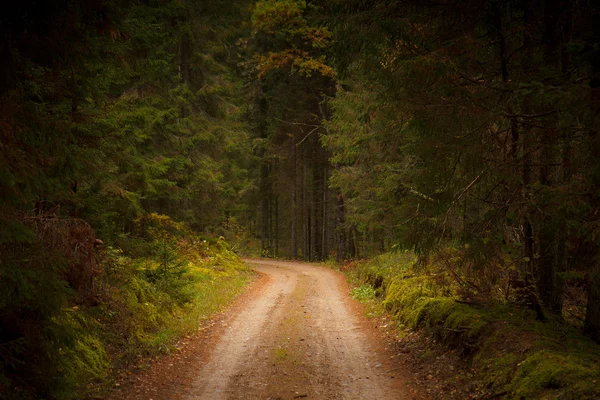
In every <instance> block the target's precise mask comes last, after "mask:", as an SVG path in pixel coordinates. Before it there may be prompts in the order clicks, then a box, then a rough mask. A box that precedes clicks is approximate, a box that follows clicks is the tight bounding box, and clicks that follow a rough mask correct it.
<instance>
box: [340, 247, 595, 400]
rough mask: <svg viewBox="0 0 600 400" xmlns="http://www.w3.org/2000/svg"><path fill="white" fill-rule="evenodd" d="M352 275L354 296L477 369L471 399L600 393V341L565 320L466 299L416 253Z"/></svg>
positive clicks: (385, 258) (357, 268)
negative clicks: (420, 264) (420, 261)
mask: <svg viewBox="0 0 600 400" xmlns="http://www.w3.org/2000/svg"><path fill="white" fill-rule="evenodd" d="M347 273H348V274H349V275H350V278H351V280H352V282H353V283H354V284H355V288H354V289H353V290H352V293H351V294H352V295H353V297H355V298H357V299H359V300H361V301H368V302H371V303H375V304H376V306H377V307H381V308H382V309H384V310H385V311H387V312H388V313H389V314H391V315H392V316H393V318H394V319H395V320H396V321H397V323H398V327H399V328H403V329H411V330H420V331H422V332H423V333H426V334H428V335H432V336H434V337H435V338H436V339H437V340H439V341H440V342H442V343H443V344H444V345H445V346H447V347H449V348H453V349H456V350H458V351H459V352H460V353H461V354H462V358H463V359H464V361H465V362H467V363H468V364H469V369H470V370H471V371H473V372H474V374H473V376H470V377H468V379H465V380H464V382H463V384H464V385H469V391H470V393H471V398H507V399H598V398H600V346H598V345H597V344H595V343H593V342H592V341H591V340H589V339H588V338H586V337H585V336H583V335H582V334H581V333H580V332H579V331H578V330H577V329H576V328H575V327H572V326H570V325H568V324H567V323H565V322H564V321H561V320H557V319H550V320H548V321H545V322H541V321H536V320H535V316H534V315H533V314H532V311H530V310H528V309H526V308H521V307H515V306H514V305H509V304H502V303H489V304H485V305H476V304H465V303H461V302H460V299H459V298H458V297H457V296H456V295H453V293H455V291H454V290H453V288H452V287H449V286H448V285H447V282H448V280H443V279H439V275H440V274H443V271H433V268H432V269H428V270H424V269H422V268H418V267H416V266H415V264H414V258H413V257H412V256H411V255H409V254H385V255H381V256H379V257H376V258H374V259H372V260H369V261H365V262H359V263H356V264H355V265H351V266H350V269H349V270H348V271H347ZM440 282H445V284H440ZM457 300H459V301H457Z"/></svg>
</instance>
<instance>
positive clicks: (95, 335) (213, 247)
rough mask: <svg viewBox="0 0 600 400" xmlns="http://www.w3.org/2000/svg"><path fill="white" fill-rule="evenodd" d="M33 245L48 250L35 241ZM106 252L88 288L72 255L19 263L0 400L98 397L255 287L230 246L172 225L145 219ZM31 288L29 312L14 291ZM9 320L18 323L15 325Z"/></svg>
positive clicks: (4, 329) (1, 307)
mask: <svg viewBox="0 0 600 400" xmlns="http://www.w3.org/2000/svg"><path fill="white" fill-rule="evenodd" d="M45 224H46V225H48V223H45ZM48 229H50V228H48ZM90 232H91V230H89V232H88V235H89V234H90ZM92 233H93V232H92ZM32 240H34V241H35V240H37V242H38V245H43V242H44V238H43V237H41V238H40V235H39V234H38V235H37V239H35V238H34V239H32ZM86 240H87V242H94V237H93V236H89V237H88V239H86ZM87 242H86V243H87ZM73 243H75V242H74V241H73ZM52 245H53V246H55V247H56V241H53V244H52ZM75 245H77V246H79V248H84V246H83V245H81V244H75ZM70 246H71V244H70V242H69V243H67V244H66V245H65V248H70ZM117 246H118V247H117ZM102 247H104V248H103V249H92V247H91V246H88V253H89V254H88V256H89V257H94V260H96V261H95V263H94V269H93V273H92V274H91V275H90V276H88V277H87V279H90V280H91V281H90V282H89V284H86V285H79V286H77V287H76V286H75V285H73V283H72V282H71V279H70V276H71V275H72V274H69V273H68V272H69V271H71V270H73V268H72V267H73V266H72V265H71V264H70V263H72V261H73V258H72V257H70V256H69V254H70V253H68V252H66V253H67V254H65V251H63V252H62V253H61V254H59V253H60V251H58V252H57V251H53V248H52V246H47V248H48V253H49V254H51V255H52V257H50V256H47V257H46V260H42V259H37V260H36V261H37V262H38V263H40V264H38V265H30V264H27V263H26V262H24V261H20V263H21V267H22V268H21V270H20V271H21V272H20V275H18V276H16V277H15V278H14V279H20V281H19V282H16V283H14V284H13V286H14V288H15V290H11V286H8V287H7V291H5V292H4V293H3V294H2V295H0V316H1V317H2V319H1V320H0V322H1V325H0V334H2V336H3V339H4V341H3V343H2V347H1V348H0V367H1V368H0V398H6V399H11V400H12V399H74V398H86V397H90V396H92V397H102V396H104V395H105V394H106V391H107V390H108V388H109V387H110V386H111V385H112V382H113V381H114V379H115V378H116V376H117V374H118V373H119V371H123V370H125V369H127V368H135V367H139V366H140V364H141V363H143V360H144V358H147V357H150V356H153V355H157V354H159V353H163V352H168V351H170V350H172V348H173V346H174V344H175V343H176V341H177V340H178V339H179V338H181V337H182V336H183V335H186V334H188V333H191V332H194V331H196V330H197V329H198V326H199V324H200V323H201V322H202V320H203V319H206V318H209V317H210V316H211V315H213V314H214V313H215V312H217V311H219V310H220V309H221V308H222V307H224V306H225V305H226V304H228V303H230V302H231V301H232V300H233V299H234V298H235V297H236V296H237V295H238V294H239V293H240V292H241V291H242V289H243V287H244V286H245V284H246V283H247V282H248V280H249V279H250V273H249V272H248V270H247V269H246V267H245V266H244V264H243V263H242V261H241V260H240V258H239V257H238V256H237V255H235V254H234V252H233V251H232V250H231V248H230V247H229V245H228V244H227V243H226V242H225V241H224V240H222V239H221V238H219V239H214V238H202V237H200V236H198V235H196V234H194V233H193V232H191V231H190V230H189V229H187V228H186V227H185V226H184V225H183V224H179V223H176V222H174V221H172V220H170V219H169V218H168V217H166V216H161V215H156V214H150V215H146V216H144V217H143V218H140V219H139V220H138V221H137V225H136V229H135V232H133V233H132V234H130V235H127V236H123V237H122V238H120V240H119V241H118V242H117V243H115V246H102ZM9 250H10V249H9ZM17 250H21V249H17ZM37 251H38V252H39V249H38V250H37ZM14 253H15V257H16V255H17V251H16V250H15V251H14ZM44 262H45V263H46V264H45V265H44V264H43V263H44ZM48 265H51V266H55V267H54V268H55V272H52V270H50V269H49V268H48ZM42 267H43V268H42ZM7 270H8V269H6V268H4V270H3V271H0V272H3V273H5V271H7ZM28 270H30V271H31V273H28ZM11 271H12V269H11ZM61 271H62V272H61ZM41 272H43V273H44V275H39V273H41ZM5 275H6V274H5ZM5 277H6V276H4V278H5ZM45 277H46V278H45ZM44 279H46V280H47V281H46V282H44ZM44 284H45V285H44ZM27 285H31V289H32V292H31V293H30V294H27V296H28V297H29V305H28V306H23V305H22V304H23V303H24V302H25V301H24V299H23V298H15V296H19V295H21V296H23V295H22V294H19V293H18V292H17V290H16V289H17V288H19V289H23V288H26V287H27ZM48 286H49V287H48ZM38 290H39V292H40V294H39V295H38V294H37V292H36V291H38ZM43 296H45V298H44V297H43ZM17 304H20V306H19V307H15V306H14V305H17ZM13 320H15V321H17V320H18V321H19V323H16V324H12V325H9V324H10V323H11V321H13ZM7 338H8V339H10V340H9V341H7V340H6V339H7Z"/></svg>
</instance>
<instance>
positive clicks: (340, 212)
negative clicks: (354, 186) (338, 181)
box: [336, 191, 346, 263]
mask: <svg viewBox="0 0 600 400" xmlns="http://www.w3.org/2000/svg"><path fill="white" fill-rule="evenodd" d="M345 219H346V215H345V211H344V197H343V196H342V193H341V192H339V191H338V194H337V221H336V222H337V231H338V246H337V257H336V259H337V262H339V263H341V262H343V261H344V259H345V258H346V233H345V232H344V230H345V227H344V223H345Z"/></svg>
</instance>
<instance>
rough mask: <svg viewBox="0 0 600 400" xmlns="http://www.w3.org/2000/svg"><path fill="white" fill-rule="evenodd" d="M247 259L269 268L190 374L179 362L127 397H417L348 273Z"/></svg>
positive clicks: (156, 399) (259, 267) (222, 325)
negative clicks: (350, 286) (358, 300)
mask: <svg viewBox="0 0 600 400" xmlns="http://www.w3.org/2000/svg"><path fill="white" fill-rule="evenodd" d="M247 262H249V263H251V264H252V265H253V266H254V267H255V269H256V270H257V271H258V272H260V273H261V274H264V277H263V279H262V281H263V282H262V285H260V288H259V289H258V290H254V293H253V294H252V295H248V296H246V297H245V298H244V299H243V304H241V305H239V306H238V309H237V311H235V312H233V315H232V316H231V317H230V318H225V319H223V320H222V321H221V322H220V327H219V329H218V330H220V331H219V332H218V333H215V334H213V339H214V340H213V341H212V342H213V346H212V348H211V349H208V350H207V348H206V346H203V350H204V352H205V354H204V356H203V357H195V356H191V359H192V361H193V363H195V365H192V362H190V361H189V360H188V362H187V364H186V365H188V366H189V367H190V368H188V369H187V372H185V371H184V372H182V369H181V368H179V367H177V365H175V368H172V369H171V375H170V376H169V371H165V372H163V373H162V375H166V376H167V377H166V378H165V377H163V378H162V382H161V383H160V384H156V385H157V387H156V388H155V389H151V390H150V389H148V388H146V389H145V390H141V389H138V390H137V395H135V393H133V394H132V393H129V394H126V393H124V394H125V395H126V396H127V397H128V398H132V399H133V398H146V399H150V398H152V399H153V400H160V399H185V400H195V399H207V400H213V399H214V400H218V399H273V400H275V399H281V400H284V399H361V400H362V399H378V400H385V399H412V398H414V396H412V395H410V394H409V391H408V389H407V388H406V386H405V382H404V381H403V379H404V378H403V376H402V371H398V368H397V367H395V366H394V365H392V364H391V362H392V361H393V359H391V357H393V356H390V353H388V352H386V350H385V346H384V344H383V342H382V341H381V338H380V337H378V336H377V332H374V329H373V328H372V327H371V329H369V328H368V327H366V325H367V324H366V321H365V318H364V317H363V316H362V314H361V312H360V310H359V309H358V308H357V306H356V304H355V303H353V302H352V301H351V300H349V299H348V294H347V286H346V284H345V280H344V277H343V275H342V274H340V273H338V272H336V271H332V270H330V269H326V268H322V267H317V266H311V265H309V264H305V263H297V262H281V261H264V260H260V261H258V260H247ZM188 358H189V357H188ZM176 364H177V362H176ZM172 366H173V363H170V364H168V367H167V369H168V368H170V367H172ZM150 379H152V378H150ZM143 380H144V379H142V381H143ZM146 380H148V379H146ZM153 380H154V381H156V379H153Z"/></svg>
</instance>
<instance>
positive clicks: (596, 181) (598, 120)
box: [584, 6, 600, 343]
mask: <svg viewBox="0 0 600 400" xmlns="http://www.w3.org/2000/svg"><path fill="white" fill-rule="evenodd" d="M595 11H596V12H595V13H594V14H593V15H594V17H593V19H594V24H593V27H594V38H595V39H596V42H597V43H598V44H599V45H600V13H599V11H600V9H599V7H598V6H596V10H595ZM592 73H593V75H592V80H591V82H590V87H591V99H590V103H591V109H592V111H593V115H594V121H593V125H592V129H591V130H590V142H589V144H590V146H591V149H592V150H591V152H590V164H591V165H593V166H594V167H593V170H592V185H591V186H592V187H591V189H592V190H591V192H592V193H594V194H593V197H592V200H591V202H592V209H593V212H592V214H593V213H597V212H598V210H600V196H599V195H598V193H600V165H599V164H598V160H600V135H599V131H600V51H598V50H596V57H595V59H594V62H593V64H592ZM592 246H595V249H594V250H595V260H594V261H595V262H594V264H593V266H592V269H591V271H590V272H589V277H588V298H587V310H586V314H585V323H584V332H585V333H586V334H587V335H588V336H590V337H591V338H592V339H593V340H595V341H596V342H598V343H600V246H599V245H598V243H597V241H594V242H593V243H592Z"/></svg>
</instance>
